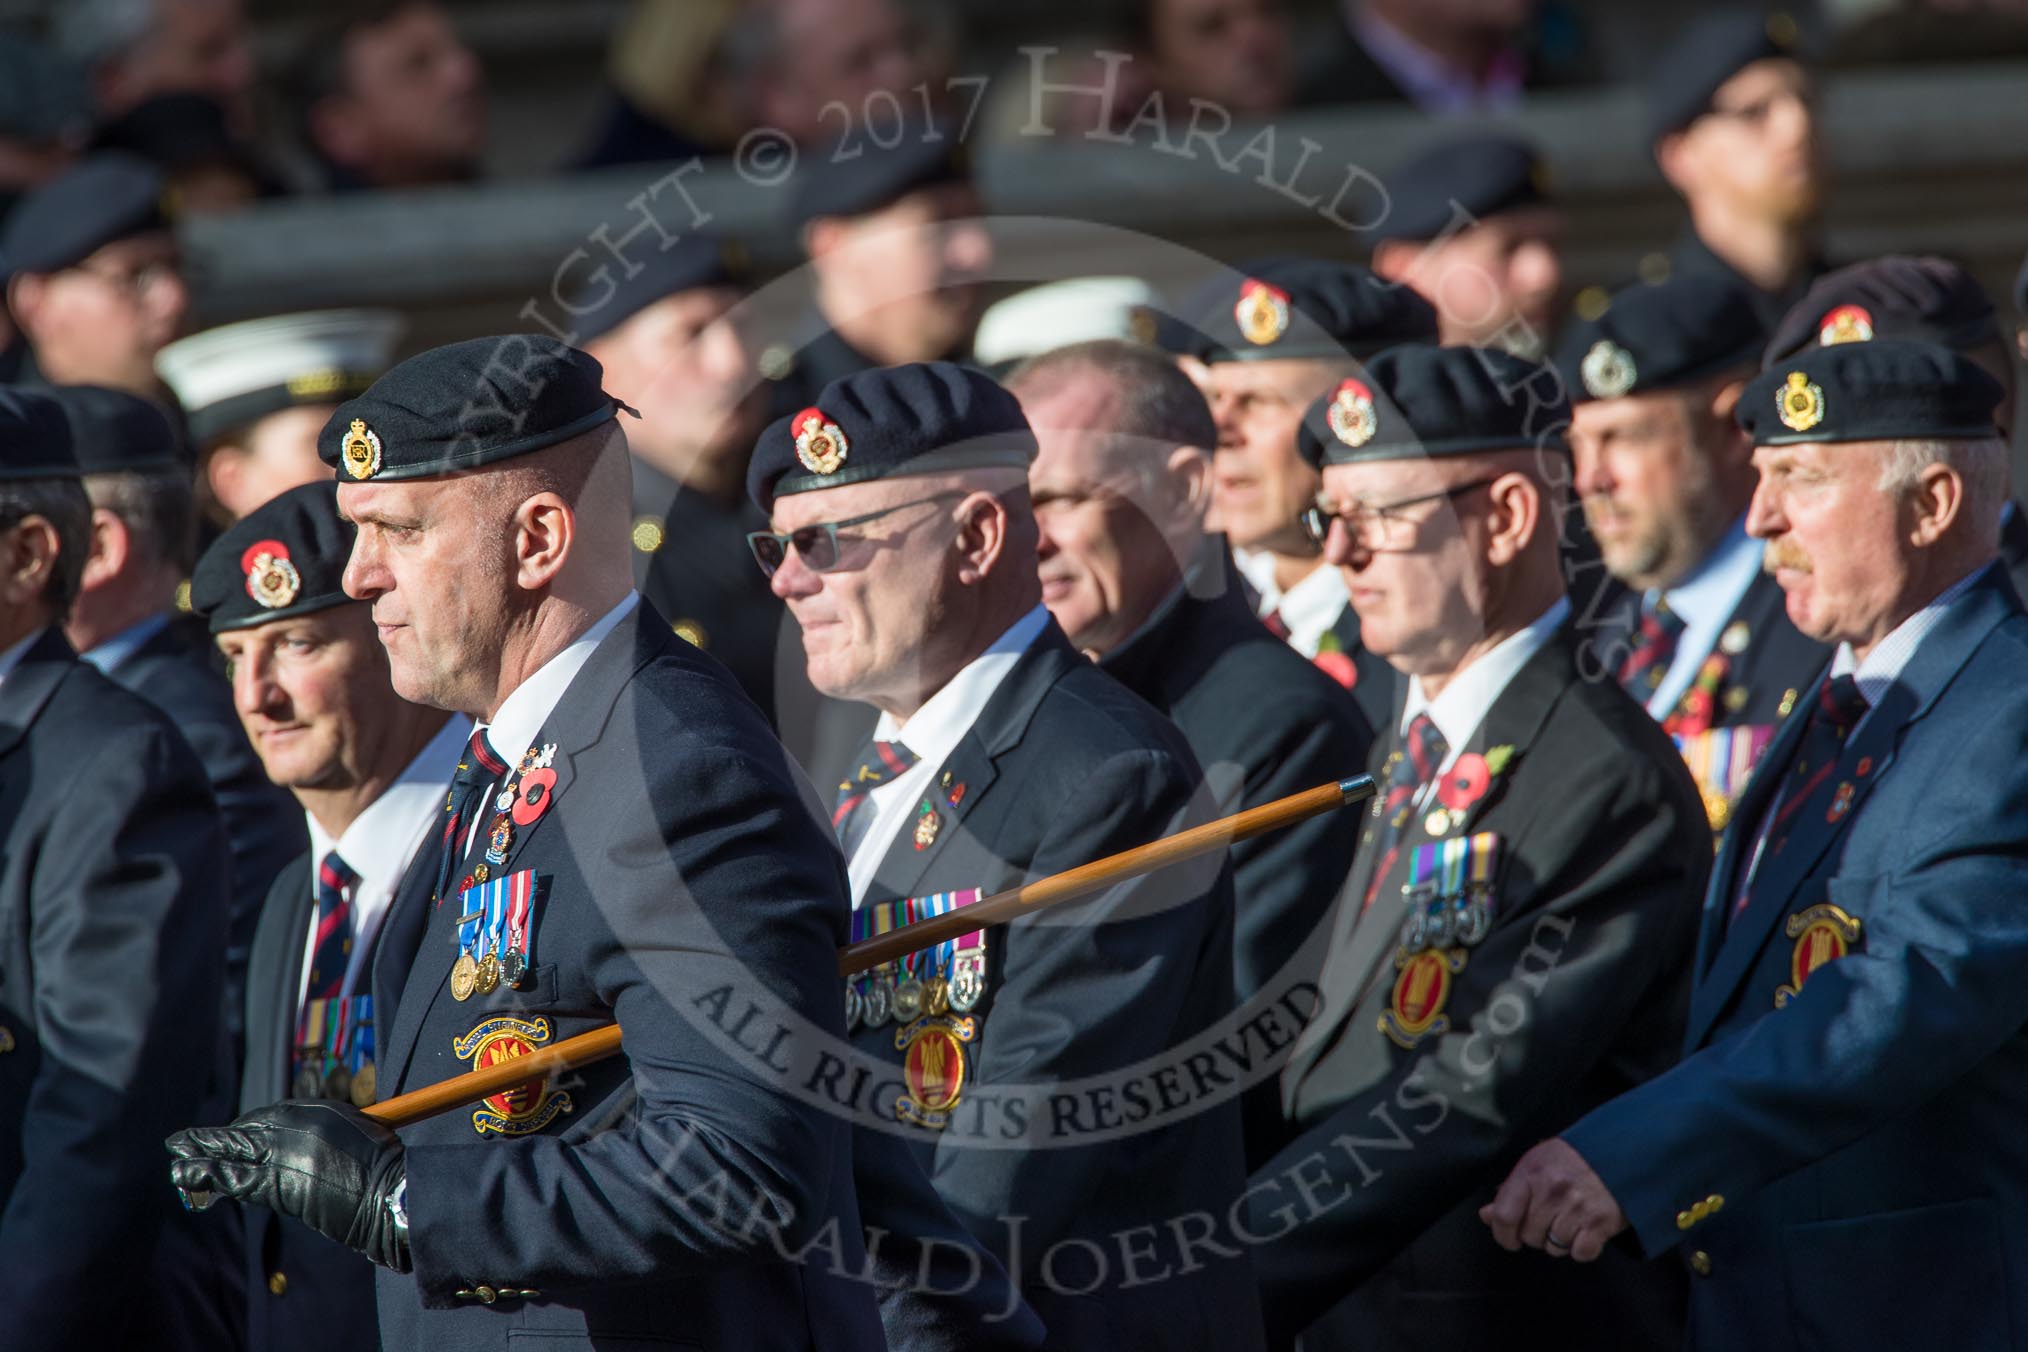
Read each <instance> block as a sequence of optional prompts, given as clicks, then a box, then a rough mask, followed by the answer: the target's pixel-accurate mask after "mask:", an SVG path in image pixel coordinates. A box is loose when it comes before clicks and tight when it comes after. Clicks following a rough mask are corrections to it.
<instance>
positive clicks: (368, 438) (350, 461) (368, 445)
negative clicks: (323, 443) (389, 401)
mask: <svg viewBox="0 0 2028 1352" xmlns="http://www.w3.org/2000/svg"><path fill="white" fill-rule="evenodd" d="M341 454H342V455H343V456H344V457H345V472H346V473H347V474H350V475H351V476H352V477H353V478H355V479H371V478H372V477H373V476H374V475H376V474H378V473H380V437H379V435H378V434H376V433H375V432H374V430H373V429H372V428H370V427H368V426H367V425H366V419H364V418H354V419H353V420H352V426H351V428H350V430H348V431H347V432H346V433H345V444H344V446H343V447H342V448H341Z"/></svg>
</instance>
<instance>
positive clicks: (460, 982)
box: [451, 953, 479, 1000]
mask: <svg viewBox="0 0 2028 1352" xmlns="http://www.w3.org/2000/svg"><path fill="white" fill-rule="evenodd" d="M478 979H479V964H478V963H476V962H474V961H472V955H471V954H470V953H460V954H458V960H457V961H456V962H454V963H452V964H451V998H452V999H453V1000H469V999H471V998H472V985H473V983H474V982H476V981H477V980H478Z"/></svg>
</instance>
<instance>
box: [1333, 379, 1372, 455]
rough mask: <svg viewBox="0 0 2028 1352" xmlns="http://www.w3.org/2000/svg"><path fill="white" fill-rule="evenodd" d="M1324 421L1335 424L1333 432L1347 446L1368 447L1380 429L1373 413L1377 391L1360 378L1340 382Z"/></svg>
mask: <svg viewBox="0 0 2028 1352" xmlns="http://www.w3.org/2000/svg"><path fill="white" fill-rule="evenodd" d="M1324 420H1325V421H1326V422H1328V423H1329V424H1330V425H1331V434H1332V435H1333V436H1335V437H1337V438H1338V440H1340V441H1342V442H1344V443H1345V444H1346V445H1347V446H1364V445H1365V444H1366V443H1367V442H1369V441H1371V440H1373V434H1374V433H1375V432H1376V431H1378V430H1379V429H1380V423H1379V420H1378V419H1377V418H1375V417H1374V414H1373V391H1372V390H1370V389H1368V388H1367V387H1366V386H1365V385H1363V384H1362V383H1360V382H1359V381H1356V380H1344V381H1340V382H1339V384H1338V389H1337V392H1336V393H1335V394H1333V395H1332V396H1331V407H1330V408H1329V409H1328V410H1327V411H1326V412H1325V414H1324Z"/></svg>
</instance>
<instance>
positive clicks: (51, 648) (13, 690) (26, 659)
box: [0, 625, 77, 756]
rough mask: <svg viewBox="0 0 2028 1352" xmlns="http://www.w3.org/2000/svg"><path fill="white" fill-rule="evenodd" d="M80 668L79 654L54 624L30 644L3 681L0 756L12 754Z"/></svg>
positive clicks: (0, 684) (0, 714)
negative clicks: (47, 705)
mask: <svg viewBox="0 0 2028 1352" xmlns="http://www.w3.org/2000/svg"><path fill="white" fill-rule="evenodd" d="M76 665H77V653H76V652H75V651H73V650H72V648H71V646H70V644H69V643H68V642H67V641H66V640H65V639H64V636H63V631H62V630H60V629H58V628H56V627H55V626H54V625H52V626H50V627H49V628H47V629H45V630H43V631H42V636H41V637H40V638H38V639H36V640H35V642H33V643H31V644H29V645H28V651H26V652H24V653H22V654H21V660H20V661H19V662H16V663H15V664H14V670H12V671H10V672H8V673H7V679H6V680H5V681H4V682H0V756H4V755H6V754H7V753H8V752H9V751H12V750H13V749H14V747H15V744H16V743H18V742H19V741H20V740H21V739H22V737H23V736H24V735H26V733H27V732H28V729H29V726H30V725H31V724H33V723H34V722H35V720H36V718H37V716H39V715H40V714H41V713H42V706H43V705H45V704H47V703H49V697H50V696H51V695H53V694H55V693H56V687H57V686H59V685H61V684H62V683H63V678H64V677H65V676H67V675H69V674H70V672H71V669H72V668H73V667H75V666H76Z"/></svg>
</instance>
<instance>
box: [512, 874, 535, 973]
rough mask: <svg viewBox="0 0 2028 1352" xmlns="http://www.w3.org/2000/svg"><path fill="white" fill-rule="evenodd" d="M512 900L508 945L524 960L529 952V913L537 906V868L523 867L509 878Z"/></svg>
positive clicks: (527, 957)
mask: <svg viewBox="0 0 2028 1352" xmlns="http://www.w3.org/2000/svg"><path fill="white" fill-rule="evenodd" d="M507 885H508V888H509V890H510V893H511V902H510V905H509V908H508V911H507V947H508V949H509V951H511V952H515V953H519V954H520V955H521V958H522V960H523V961H524V962H526V961H528V960H529V953H528V939H529V933H528V913H529V911H531V910H532V909H534V906H535V870H533V869H523V870H522V871H521V872H519V873H517V874H515V875H514V876H513V877H511V878H509V879H507Z"/></svg>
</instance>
